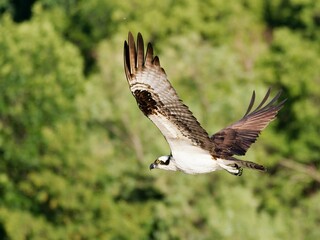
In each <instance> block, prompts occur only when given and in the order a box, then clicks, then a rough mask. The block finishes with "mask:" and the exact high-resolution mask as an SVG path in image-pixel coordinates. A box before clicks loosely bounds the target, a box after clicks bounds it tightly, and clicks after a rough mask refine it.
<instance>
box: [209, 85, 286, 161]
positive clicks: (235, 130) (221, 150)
mask: <svg viewBox="0 0 320 240" xmlns="http://www.w3.org/2000/svg"><path fill="white" fill-rule="evenodd" d="M270 92H271V89H270V88H269V89H268V91H267V93H266V95H265V97H264V98H263V100H262V101H261V103H260V104H259V105H258V107H257V108H256V109H255V110H254V111H252V112H250V111H251V109H252V107H253V104H254V100H255V92H253V94H252V97H251V101H250V104H249V107H248V110H247V112H246V114H245V115H244V116H243V118H242V119H240V120H239V121H238V122H236V123H234V124H232V125H230V126H228V127H226V128H224V129H222V130H221V131H219V132H217V133H216V134H214V135H212V136H211V140H212V141H213V142H214V143H215V149H214V152H215V153H216V154H217V156H219V157H230V156H232V155H245V153H246V152H247V150H248V149H249V147H250V146H251V144H252V143H254V142H255V141H256V140H257V138H258V137H259V134H260V132H261V131H262V130H263V129H264V128H265V127H266V126H267V125H268V124H269V123H270V122H271V121H272V120H273V119H274V118H275V117H276V115H277V113H278V111H279V110H280V109H281V108H282V107H283V104H284V103H285V101H286V100H283V101H281V102H280V103H277V101H278V99H279V97H280V95H281V91H279V92H278V93H277V95H276V96H275V97H274V98H273V99H272V100H271V101H270V102H269V103H268V104H266V105H265V106H263V105H264V104H265V103H266V101H267V100H268V98H269V96H270Z"/></svg>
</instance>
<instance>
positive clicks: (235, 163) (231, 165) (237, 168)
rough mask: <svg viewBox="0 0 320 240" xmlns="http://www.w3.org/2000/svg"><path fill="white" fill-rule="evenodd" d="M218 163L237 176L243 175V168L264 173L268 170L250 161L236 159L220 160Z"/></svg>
mask: <svg viewBox="0 0 320 240" xmlns="http://www.w3.org/2000/svg"><path fill="white" fill-rule="evenodd" d="M217 161H218V163H219V165H220V167H222V168H223V169H225V170H227V171H228V172H229V173H231V174H233V175H236V176H241V175H242V168H251V169H254V170H258V171H262V172H265V171H267V169H266V168H265V167H264V166H262V165H259V164H257V163H254V162H250V161H244V160H239V159H236V158H232V159H230V160H225V159H218V160H217Z"/></svg>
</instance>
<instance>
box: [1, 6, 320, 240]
mask: <svg viewBox="0 0 320 240" xmlns="http://www.w3.org/2000/svg"><path fill="white" fill-rule="evenodd" d="M128 31H132V32H133V34H134V35H136V34H137V33H138V32H141V33H142V35H143V36H144V39H145V42H148V41H151V42H152V43H153V45H154V48H155V53H156V55H158V56H159V57H160V61H161V64H162V66H163V67H164V69H165V70H166V72H167V74H168V77H169V79H170V81H171V82H172V85H173V86H174V87H175V88H176V90H177V92H178V93H179V96H180V97H181V98H182V99H183V100H184V102H185V104H187V105H188V106H189V107H190V109H191V110H192V111H193V113H194V115H195V116H196V117H197V118H198V120H199V121H200V122H201V123H202V126H203V127H204V128H205V129H207V131H208V132H209V133H215V132H216V131H218V130H220V129H221V128H223V127H225V126H227V125H228V124H230V123H232V122H234V121H236V120H238V119H240V118H241V117H242V115H243V114H244V113H245V111H246V109H247V106H248V104H249V101H250V97H251V94H252V91H253V90H255V91H256V93H257V98H256V100H257V101H261V100H262V98H263V97H264V94H265V93H266V91H267V89H268V88H269V87H272V88H273V91H272V96H274V95H275V93H276V92H277V91H278V90H280V89H282V90H283V95H282V99H284V98H287V99H288V101H287V102H286V104H285V107H284V108H283V109H282V110H281V112H280V114H279V117H278V118H277V120H276V121H274V122H272V123H271V124H270V125H269V127H268V128H267V129H266V130H265V131H264V132H263V134H262V135H261V136H260V138H259V139H258V143H257V144H254V145H253V146H252V148H251V149H250V151H249V152H248V154H247V155H246V156H245V157H244V158H243V159H246V160H250V161H255V162H257V163H259V164H263V165H265V166H266V167H267V168H268V172H266V173H260V172H255V171H250V170H245V171H244V174H243V175H242V176H241V177H235V176H232V175H231V174H228V173H226V172H225V171H220V172H214V173H211V174H206V175H197V176H191V175H185V174H183V173H179V172H176V173H173V172H166V171H161V170H155V171H152V172H150V171H149V164H150V163H151V162H153V161H154V159H156V158H157V157H158V156H160V155H165V154H169V152H170V149H169V146H168V145H167V143H166V141H165V140H164V138H163V137H162V135H161V133H160V132H159V130H158V129H157V128H156V127H155V126H153V124H152V123H151V122H150V121H149V120H148V119H147V118H145V117H144V115H143V114H142V113H141V112H140V110H139V109H138V107H137V105H136V102H135V99H134V98H133V96H132V95H131V93H130V91H129V88H128V85H127V82H126V78H125V75H124V70H123V42H124V40H125V39H127V34H128ZM0 52H1V54H0V239H14V240H16V239H233V240H237V239H268V240H270V239H320V228H319V224H320V204H319V202H320V191H319V189H320V140H319V133H320V120H319V119H320V107H319V105H320V1H314V0H239V1H225V0H203V1H193V0H178V1H173V0H162V1H151V0H145V1H137V0H132V1H125V0H123V1H119V0H90V1H85V0H78V1H76V0H63V1H62V0H42V1H40V0H38V1H36V0H27V1H23V0H12V1H10V0H1V1H0Z"/></svg>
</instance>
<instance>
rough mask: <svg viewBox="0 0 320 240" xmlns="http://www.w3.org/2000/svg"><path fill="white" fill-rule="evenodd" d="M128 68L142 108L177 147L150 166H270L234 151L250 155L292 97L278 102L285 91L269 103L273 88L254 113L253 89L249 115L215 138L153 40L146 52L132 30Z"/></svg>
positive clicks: (201, 169)
mask: <svg viewBox="0 0 320 240" xmlns="http://www.w3.org/2000/svg"><path fill="white" fill-rule="evenodd" d="M124 70H125V74H126V77H127V80H128V83H129V87H130V90H131V92H132V94H133V96H134V97H135V99H136V101H137V104H138V106H139V108H140V110H141V111H142V112H143V113H144V115H146V116H147V117H148V118H149V119H150V120H151V121H152V122H153V123H154V124H155V125H156V126H157V127H158V128H159V129H160V131H161V132H162V134H163V135H164V137H165V139H166V140H167V142H168V144H169V146H170V149H171V153H170V154H169V155H166V156H161V157H159V158H158V159H156V160H155V161H154V162H153V163H152V164H151V165H150V170H151V169H154V168H158V169H164V170H171V171H182V172H184V173H188V174H201V173H208V172H213V171H216V170H222V169H224V170H226V171H228V172H229V173H232V174H234V175H238V176H240V175H241V174H242V169H243V168H251V169H255V170H260V171H265V170H266V169H265V168H264V167H263V166H262V165H259V164H256V163H254V162H250V161H243V160H239V159H237V158H235V157H234V155H238V156H239V155H245V153H246V152H247V150H248V149H249V147H250V146H251V144H252V143H254V142H255V141H256V140H257V138H258V136H259V134H260V132H261V131H262V130H263V129H264V128H265V127H266V126H267V125H268V124H269V122H270V121H272V120H273V119H274V118H275V117H276V115H277V113H278V111H279V110H280V109H281V108H282V106H283V104H284V103H285V101H286V100H283V101H281V102H280V103H277V100H278V99H279V97H280V94H281V92H279V93H278V94H277V95H276V96H275V97H274V98H273V99H272V100H271V101H270V102H269V103H267V104H265V103H266V101H267V100H268V98H269V95H270V88H269V90H268V91H267V93H266V95H265V97H264V98H263V100H262V102H261V103H260V104H259V106H258V107H257V108H256V109H255V110H253V111H251V109H252V106H253V104H254V101H255V92H254V91H253V94H252V97H251V101H250V104H249V107H248V109H247V111H246V113H245V114H244V116H243V117H242V118H241V119H240V120H239V121H237V122H235V123H233V124H231V125H230V126H228V127H226V128H224V129H222V130H220V131H219V132H217V133H215V134H213V135H212V136H209V134H208V133H207V132H206V130H204V129H203V128H202V127H201V125H200V124H199V122H198V121H197V119H196V118H195V117H194V116H193V114H192V112H191V111H190V110H189V108H188V107H187V106H186V105H184V104H183V102H182V101H181V100H180V98H179V97H178V95H177V93H176V91H175V90H174V89H173V87H172V86H171V84H170V82H169V80H168V78H167V75H166V73H165V71H164V69H163V68H162V67H161V65H160V61H159V58H158V57H157V56H155V57H154V56H153V48H152V45H151V43H149V44H148V46H147V50H146V53H145V52H144V43H143V38H142V36H141V34H140V33H138V36H137V45H135V42H134V38H133V36H132V34H131V32H129V34H128V42H127V41H125V42H124Z"/></svg>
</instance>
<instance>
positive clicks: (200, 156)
mask: <svg viewBox="0 0 320 240" xmlns="http://www.w3.org/2000/svg"><path fill="white" fill-rule="evenodd" d="M172 156H173V159H172V161H174V163H175V164H176V166H177V168H178V169H179V170H180V171H182V172H184V173H188V174H201V173H209V172H213V171H216V170H220V169H221V167H220V166H219V164H218V162H217V161H216V160H214V159H213V158H212V156H211V155H210V154H208V153H207V152H206V151H198V150H196V149H194V148H193V149H189V150H188V149H186V150H185V151H177V152H172Z"/></svg>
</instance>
